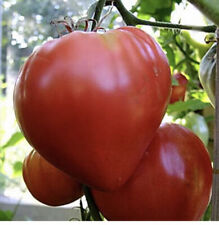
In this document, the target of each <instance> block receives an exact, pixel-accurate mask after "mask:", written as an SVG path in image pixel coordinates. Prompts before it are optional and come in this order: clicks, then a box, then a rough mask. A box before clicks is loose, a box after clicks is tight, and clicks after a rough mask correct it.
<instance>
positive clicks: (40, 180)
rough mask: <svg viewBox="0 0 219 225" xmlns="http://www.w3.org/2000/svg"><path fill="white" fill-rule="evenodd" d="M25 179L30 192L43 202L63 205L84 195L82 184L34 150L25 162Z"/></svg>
mask: <svg viewBox="0 0 219 225" xmlns="http://www.w3.org/2000/svg"><path fill="white" fill-rule="evenodd" d="M23 179H24V182H25V184H26V186H27V188H28V190H29V191H30V193H31V194H32V195H33V196H34V197H35V198H36V199H37V200H38V201H40V202H41V203H43V204H46V205H49V206H61V205H65V204H68V203H71V202H74V201H76V200H77V199H79V198H80V197H82V196H83V191H82V185H81V184H80V183H79V182H78V181H77V180H75V179H74V178H72V177H70V176H69V175H67V174H65V173H64V172H62V171H60V170H59V169H57V168H56V167H54V166H53V165H52V164H50V163H49V162H47V161H46V160H45V159H44V158H43V157H42V156H41V155H40V154H39V153H38V152H37V151H35V150H32V151H31V152H30V153H29V155H28V156H27V157H26V158H25V159H24V162H23Z"/></svg>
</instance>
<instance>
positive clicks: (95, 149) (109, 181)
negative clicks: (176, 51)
mask: <svg viewBox="0 0 219 225" xmlns="http://www.w3.org/2000/svg"><path fill="white" fill-rule="evenodd" d="M170 90H171V79H170V69H169V65H168V62H167V58H166V56H165V54H164V53H163V51H162V50H161V48H160V47H159V45H158V44H157V43H156V42H155V41H154V40H153V38H152V37H151V36H149V35H148V34H146V33H145V32H144V31H142V30H140V29H138V28H134V27H122V28H118V29H116V30H110V31H108V32H105V33H103V34H101V33H95V32H87V33H85V32H80V31H75V32H72V33H70V34H67V35H64V36H62V37H61V38H58V39H55V40H52V41H48V42H47V43H45V44H44V45H42V46H41V47H40V48H39V49H37V50H36V51H35V52H33V53H32V54H31V56H30V57H29V58H28V60H27V61H26V63H25V64H24V66H23V68H22V69H21V72H20V75H19V77H18V80H17V82H16V86H15V90H14V109H15V114H16V118H17V121H18V123H19V126H20V128H21V130H22V131H23V134H24V136H25V137H26V139H27V141H28V142H29V143H30V144H31V145H32V146H33V147H34V149H36V150H37V151H38V152H39V153H40V154H41V155H42V156H43V157H44V158H45V159H46V160H48V161H49V162H51V163H52V164H53V165H55V166H56V167H57V168H59V169H61V170H63V171H64V172H66V173H68V174H69V175H71V176H73V177H75V178H77V179H78V180H79V181H80V182H81V183H84V184H87V185H89V186H91V187H95V188H98V189H100V190H113V189H116V188H118V187H119V186H121V185H122V184H124V183H125V182H126V181H127V180H128V178H129V177H130V175H131V174H132V173H133V172H134V170H135V168H136V167H137V165H138V163H139V161H140V160H141V158H142V156H143V154H144V151H145V149H146V147H147V146H148V145H149V143H150V141H151V139H152V138H153V136H154V134H155V131H156V129H157V128H158V127H159V125H160V122H161V120H162V118H163V116H164V114H165V110H166V107H167V104H168V101H169V95H170ZM115 174H116V176H115Z"/></svg>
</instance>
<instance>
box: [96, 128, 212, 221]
mask: <svg viewBox="0 0 219 225" xmlns="http://www.w3.org/2000/svg"><path fill="white" fill-rule="evenodd" d="M211 186H212V167H211V161H210V158H209V155H208V153H207V150H206V149H205V146H204V145H203V143H202V141H201V140H200V139H199V138H198V137H197V136H196V135H195V134H194V133H192V132H191V131H189V130H188V129H187V128H184V127H182V126H180V125H176V124H163V125H161V127H160V128H159V129H158V130H157V133H156V135H155V137H154V139H153V140H152V142H151V144H150V145H149V147H148V149H147V150H146V151H145V154H144V158H143V160H142V161H141V163H140V164H139V167H138V168H137V170H136V171H135V173H134V175H133V176H132V177H131V179H130V180H129V181H128V182H127V183H126V184H125V185H123V186H122V187H121V188H120V189H119V190H116V191H115V192H100V191H96V190H92V193H93V196H94V199H95V202H96V204H97V206H98V208H99V210H100V211H101V213H102V214H103V215H104V216H105V217H106V218H107V219H108V220H160V221H163V220H199V219H200V218H201V216H202V214H203V213H204V211H205V209H206V207H207V205H208V202H209V198H210V193H211Z"/></svg>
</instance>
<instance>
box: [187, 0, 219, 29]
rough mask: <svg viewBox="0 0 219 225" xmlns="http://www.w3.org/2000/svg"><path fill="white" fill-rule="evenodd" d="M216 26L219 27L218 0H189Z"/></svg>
mask: <svg viewBox="0 0 219 225" xmlns="http://www.w3.org/2000/svg"><path fill="white" fill-rule="evenodd" d="M188 1H189V2H191V3H192V4H193V5H194V6H196V7H197V8H198V9H199V10H200V11H201V12H202V13H203V14H205V15H206V16H207V17H208V18H209V19H210V20H212V21H213V22H214V23H215V24H217V25H219V2H218V0H188Z"/></svg>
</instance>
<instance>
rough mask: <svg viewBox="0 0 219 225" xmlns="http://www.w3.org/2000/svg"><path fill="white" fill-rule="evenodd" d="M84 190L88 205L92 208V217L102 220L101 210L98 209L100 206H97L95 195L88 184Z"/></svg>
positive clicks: (84, 186)
mask: <svg viewBox="0 0 219 225" xmlns="http://www.w3.org/2000/svg"><path fill="white" fill-rule="evenodd" d="M83 191H84V195H85V198H86V200H87V204H88V207H89V209H90V213H91V216H92V218H93V219H94V220H95V221H102V218H101V216H100V213H99V210H98V208H97V206H96V204H95V202H94V199H93V196H92V194H91V191H90V188H89V187H87V186H86V185H83Z"/></svg>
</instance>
